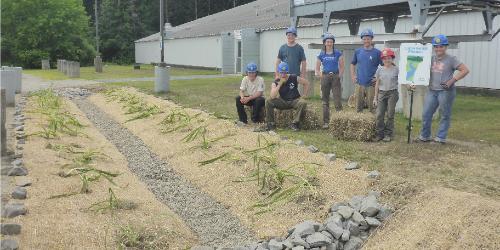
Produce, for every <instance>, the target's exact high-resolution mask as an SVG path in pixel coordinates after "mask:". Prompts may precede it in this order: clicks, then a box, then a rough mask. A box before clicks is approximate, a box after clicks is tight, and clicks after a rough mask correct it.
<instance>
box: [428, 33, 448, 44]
mask: <svg viewBox="0 0 500 250" xmlns="http://www.w3.org/2000/svg"><path fill="white" fill-rule="evenodd" d="M432 45H433V46H436V45H442V46H448V37H446V36H445V35H443V34H439V35H437V36H435V37H433V38H432Z"/></svg>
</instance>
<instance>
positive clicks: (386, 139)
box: [384, 135, 392, 142]
mask: <svg viewBox="0 0 500 250" xmlns="http://www.w3.org/2000/svg"><path fill="white" fill-rule="evenodd" d="M390 141H392V138H391V137H390V136H388V135H386V136H385V137H384V142H390Z"/></svg>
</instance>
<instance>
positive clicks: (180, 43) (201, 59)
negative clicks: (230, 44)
mask: <svg viewBox="0 0 500 250" xmlns="http://www.w3.org/2000/svg"><path fill="white" fill-rule="evenodd" d="M159 43H160V42H159V41H151V42H136V43H135V61H136V63H152V62H155V63H158V62H160V50H161V49H160V44H159ZM164 44H165V62H166V63H168V64H175V65H186V66H196V67H207V68H221V61H222V60H221V49H222V48H221V44H220V37H219V36H210V37H196V38H185V39H166V40H165V43H164Z"/></svg>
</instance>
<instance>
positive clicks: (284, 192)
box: [235, 136, 318, 214]
mask: <svg viewBox="0 0 500 250" xmlns="http://www.w3.org/2000/svg"><path fill="white" fill-rule="evenodd" d="M278 147H279V144H278V143H275V142H271V141H268V140H267V139H266V138H265V137H263V136H259V137H258V138H257V148H255V149H252V150H247V151H244V152H243V153H244V154H246V155H249V156H250V157H251V159H252V161H253V164H254V171H252V172H251V174H250V175H249V176H246V177H243V178H240V179H238V180H235V182H247V181H256V182H257V186H258V187H259V191H260V192H261V193H262V194H266V197H264V198H263V199H261V200H260V201H258V202H257V203H256V204H254V205H253V206H252V207H251V208H252V209H259V211H257V213H256V214H261V213H265V212H268V211H270V210H272V206H273V205H275V204H278V203H286V202H288V201H290V200H292V199H293V198H294V197H296V196H297V195H298V194H300V193H302V192H304V191H311V192H314V191H315V187H314V186H313V185H312V184H311V183H310V182H309V180H308V178H309V177H311V176H314V175H315V174H316V172H315V170H316V168H315V167H316V166H317V165H318V164H316V163H298V164H294V165H292V166H289V167H287V168H283V167H280V166H279V164H278V157H277V155H276V152H275V151H276V149H277V148H278ZM298 168H302V170H303V171H304V172H306V176H303V175H301V174H299V173H297V171H296V170H297V169H298Z"/></svg>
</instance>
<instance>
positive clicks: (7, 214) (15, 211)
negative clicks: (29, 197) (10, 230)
mask: <svg viewBox="0 0 500 250" xmlns="http://www.w3.org/2000/svg"><path fill="white" fill-rule="evenodd" d="M26 212H27V210H26V207H25V206H24V204H18V203H12V204H7V205H5V207H4V208H3V210H2V217H4V218H13V217H16V216H19V215H25V214H26Z"/></svg>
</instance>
